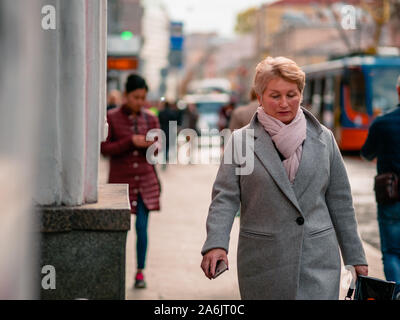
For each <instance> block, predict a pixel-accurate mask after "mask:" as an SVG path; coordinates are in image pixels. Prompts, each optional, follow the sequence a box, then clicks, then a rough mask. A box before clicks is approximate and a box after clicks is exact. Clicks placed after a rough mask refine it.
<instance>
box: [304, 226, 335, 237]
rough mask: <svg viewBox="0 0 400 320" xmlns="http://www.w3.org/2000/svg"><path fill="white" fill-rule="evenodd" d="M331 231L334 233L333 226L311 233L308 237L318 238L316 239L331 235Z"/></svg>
mask: <svg viewBox="0 0 400 320" xmlns="http://www.w3.org/2000/svg"><path fill="white" fill-rule="evenodd" d="M331 231H333V226H329V227H324V228H322V229H319V230H316V231H312V232H309V233H308V236H309V238H316V237H320V236H324V235H326V234H328V233H330V232H331Z"/></svg>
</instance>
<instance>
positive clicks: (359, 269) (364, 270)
mask: <svg viewBox="0 0 400 320" xmlns="http://www.w3.org/2000/svg"><path fill="white" fill-rule="evenodd" d="M354 269H355V270H356V274H357V276H359V275H362V276H368V266H354Z"/></svg>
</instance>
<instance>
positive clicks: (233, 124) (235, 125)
mask: <svg viewBox="0 0 400 320" xmlns="http://www.w3.org/2000/svg"><path fill="white" fill-rule="evenodd" d="M239 119H240V115H239V112H238V109H235V110H233V112H232V117H231V119H230V121H229V130H231V131H233V130H235V129H239V128H241V125H240V121H239Z"/></svg>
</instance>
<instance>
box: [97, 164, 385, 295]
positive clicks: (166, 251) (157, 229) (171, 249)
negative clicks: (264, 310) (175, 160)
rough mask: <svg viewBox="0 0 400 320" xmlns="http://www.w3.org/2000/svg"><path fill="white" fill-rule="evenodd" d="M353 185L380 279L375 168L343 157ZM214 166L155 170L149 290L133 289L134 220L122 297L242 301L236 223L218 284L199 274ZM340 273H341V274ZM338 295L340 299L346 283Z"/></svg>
mask: <svg viewBox="0 0 400 320" xmlns="http://www.w3.org/2000/svg"><path fill="white" fill-rule="evenodd" d="M345 162H346V167H347V170H348V173H349V177H350V183H351V185H352V192H353V196H354V203H355V207H356V212H357V219H358V222H359V231H360V233H361V236H362V239H363V241H364V247H365V250H366V254H367V260H368V262H369V273H370V275H371V276H375V277H379V278H384V275H383V269H382V262H381V254H380V251H379V250H378V248H379V232H378V224H377V222H376V211H375V200H374V196H373V190H372V184H373V177H374V175H375V164H374V163H368V162H365V161H363V160H361V159H360V158H357V157H351V156H348V157H345ZM107 170H108V165H107V161H106V160H105V159H104V158H102V160H101V165H100V174H99V178H100V181H99V182H100V183H106V181H107ZM217 170H218V166H217V165H170V166H169V167H168V168H167V170H166V171H161V170H158V172H159V177H160V179H161V182H162V202H161V205H162V211H161V212H153V213H151V217H150V222H149V251H148V261H147V266H146V270H145V276H146V281H147V287H148V288H147V289H144V290H137V289H134V288H133V282H134V275H135V272H136V255H135V243H136V236H135V232H134V223H135V220H134V217H133V218H132V220H131V231H130V232H128V241H127V257H126V261H127V264H126V298H127V299H128V300H129V299H133V300H141V299H151V300H153V299H155V300H158V299H172V300H185V299H194V300H198V299H211V300H214V299H217V300H218V299H240V294H239V289H238V283H237V274H236V272H237V271H236V270H237V269H236V249H237V240H238V232H239V219H238V218H236V219H235V222H234V225H233V229H232V233H231V242H230V252H229V255H228V259H229V262H230V269H229V271H227V272H226V273H225V274H224V275H223V276H221V277H220V278H219V279H217V280H212V281H210V280H208V279H207V278H206V277H205V276H204V274H203V271H202V270H201V269H200V263H201V254H200V250H201V247H202V245H203V242H204V240H205V236H206V228H205V222H206V217H207V213H208V206H209V204H210V199H211V188H212V183H213V181H214V179H215V176H216V173H217ZM342 273H344V271H343V270H342ZM344 283H345V284H344V285H343V287H344V288H342V290H341V298H343V297H344V294H345V288H346V282H344Z"/></svg>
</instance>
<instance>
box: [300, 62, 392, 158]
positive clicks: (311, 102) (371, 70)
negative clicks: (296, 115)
mask: <svg viewBox="0 0 400 320" xmlns="http://www.w3.org/2000/svg"><path fill="white" fill-rule="evenodd" d="M302 69H303V70H304V72H305V73H306V86H305V89H304V98H303V106H304V107H305V108H307V109H308V110H310V111H311V112H312V113H313V114H314V115H315V116H316V117H317V118H318V119H319V120H320V122H321V123H322V124H324V125H325V126H326V127H328V128H329V129H331V130H332V131H333V133H334V135H335V138H336V141H337V143H338V145H339V148H340V149H341V150H342V151H357V150H360V149H361V147H362V146H363V144H364V142H365V140H366V138H367V135H368V128H369V126H370V124H371V122H372V121H373V120H374V119H375V117H377V116H379V115H381V114H384V113H386V112H388V111H389V110H391V109H392V108H394V107H395V106H396V105H397V104H398V98H397V92H396V81H397V78H398V76H399V75H400V57H399V56H367V55H366V56H352V57H344V58H341V59H336V60H331V61H327V62H322V63H318V64H313V65H307V66H303V67H302Z"/></svg>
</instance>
